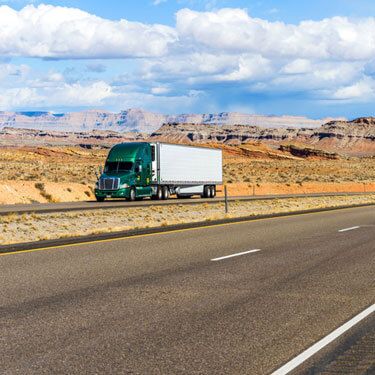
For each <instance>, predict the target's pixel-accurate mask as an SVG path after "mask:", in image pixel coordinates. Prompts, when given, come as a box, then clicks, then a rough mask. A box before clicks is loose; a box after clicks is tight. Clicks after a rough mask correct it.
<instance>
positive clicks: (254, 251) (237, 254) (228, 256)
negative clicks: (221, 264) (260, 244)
mask: <svg viewBox="0 0 375 375" xmlns="http://www.w3.org/2000/svg"><path fill="white" fill-rule="evenodd" d="M258 251H260V249H254V250H249V251H243V252H242V253H236V254H231V255H226V256H224V257H220V258H214V259H211V262H217V261H218V260H223V259H228V258H233V257H239V256H240V255H245V254H251V253H257V252H258Z"/></svg>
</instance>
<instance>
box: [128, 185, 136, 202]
mask: <svg viewBox="0 0 375 375" xmlns="http://www.w3.org/2000/svg"><path fill="white" fill-rule="evenodd" d="M136 198H137V194H136V192H135V188H133V187H132V188H131V189H130V192H129V198H128V201H130V202H134V201H135V199H136Z"/></svg>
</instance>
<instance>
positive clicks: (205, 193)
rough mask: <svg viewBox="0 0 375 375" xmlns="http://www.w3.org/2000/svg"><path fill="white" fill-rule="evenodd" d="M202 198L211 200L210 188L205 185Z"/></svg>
mask: <svg viewBox="0 0 375 375" xmlns="http://www.w3.org/2000/svg"><path fill="white" fill-rule="evenodd" d="M202 198H210V187H209V186H208V185H205V187H204V188H203V196H202Z"/></svg>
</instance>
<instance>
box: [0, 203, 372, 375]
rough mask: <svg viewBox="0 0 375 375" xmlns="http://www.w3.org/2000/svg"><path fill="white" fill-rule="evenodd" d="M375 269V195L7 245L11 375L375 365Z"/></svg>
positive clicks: (0, 257)
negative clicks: (257, 214) (305, 209)
mask: <svg viewBox="0 0 375 375" xmlns="http://www.w3.org/2000/svg"><path fill="white" fill-rule="evenodd" d="M374 271H375V209H374V207H373V206H370V207H361V208H350V209H343V210H335V211H327V212H320V213H313V214H303V215H296V216H287V217H280V218H272V219H262V220H256V221H249V222H241V223H231V224H223V225H218V226H211V227H205V228H194V229H185V230H176V231H174V232H165V233H160V234H148V235H140V236H137V237H129V238H123V239H116V240H106V241H98V242H92V243H86V244H79V245H76V246H72V245H67V246H60V247H56V248H49V249H36V250H32V251H25V252H17V253H8V254H0V282H1V289H0V290H1V292H0V347H1V356H0V373H2V374H18V373H19V374H51V373H61V374H91V373H96V374H255V375H256V374H271V373H273V372H275V374H283V373H289V371H291V372H290V373H293V374H294V373H295V374H302V373H310V374H311V373H324V374H338V373H353V374H370V373H374V372H373V370H374V369H375V363H374V358H375V347H374V343H375V330H374V327H375V317H374V312H373V310H372V309H373V306H374V302H375V272H374ZM361 314H362V315H361ZM358 316H359V317H360V319H359V318H358ZM353 319H354V320H353ZM347 322H349V323H350V322H354V323H352V324H351V325H350V328H348V329H347V330H346V331H345V330H344V329H343V327H344V328H345V324H346V323H347ZM346 327H349V326H346ZM337 332H338V333H337ZM332 333H333V334H334V335H336V336H335V340H333V341H332V342H328V341H327V340H325V342H326V345H325V346H324V347H322V348H319V350H318V351H317V352H316V353H314V355H311V356H310V357H308V356H307V355H304V358H305V359H304V360H303V361H302V362H301V363H299V364H298V366H297V367H295V369H294V370H293V368H292V367H290V366H289V363H290V361H293V359H295V358H296V357H298V356H299V355H300V354H301V353H303V352H304V351H306V350H307V352H308V353H310V352H311V350H310V349H309V348H311V347H312V346H313V345H314V344H316V343H317V342H319V340H322V339H324V338H325V337H327V335H330V334H332ZM323 341H324V340H323ZM327 342H328V343H327ZM348 353H349V354H348ZM283 366H286V367H284V368H287V369H289V370H287V371H286V372H285V371H284V372H282V371H281V369H282V368H283ZM288 366H289V367H288ZM312 369H315V370H316V371H317V372H311V371H312ZM278 370H280V371H279V372H278ZM315 370H314V371H315ZM348 370H350V371H348ZM345 371H346V372H345ZM371 371H372V372H371Z"/></svg>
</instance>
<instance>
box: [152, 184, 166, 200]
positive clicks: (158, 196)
mask: <svg viewBox="0 0 375 375" xmlns="http://www.w3.org/2000/svg"><path fill="white" fill-rule="evenodd" d="M151 199H152V200H154V201H156V200H158V201H160V200H161V199H163V190H162V187H161V186H158V187H157V188H156V194H155V195H152V196H151Z"/></svg>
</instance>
